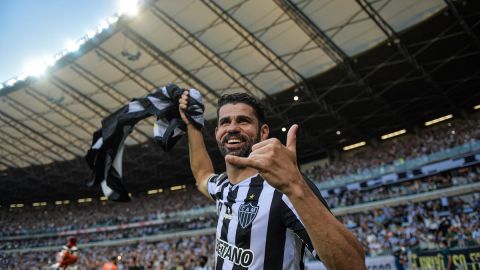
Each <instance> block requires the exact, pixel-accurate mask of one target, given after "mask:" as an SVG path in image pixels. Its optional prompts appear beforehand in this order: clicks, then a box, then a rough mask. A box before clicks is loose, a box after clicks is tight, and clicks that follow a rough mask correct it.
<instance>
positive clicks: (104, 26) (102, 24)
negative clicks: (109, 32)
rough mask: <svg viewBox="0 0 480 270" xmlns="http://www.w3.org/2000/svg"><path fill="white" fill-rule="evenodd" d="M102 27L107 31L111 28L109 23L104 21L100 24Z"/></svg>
mask: <svg viewBox="0 0 480 270" xmlns="http://www.w3.org/2000/svg"><path fill="white" fill-rule="evenodd" d="M100 27H101V28H102V29H107V28H108V27H110V24H108V22H107V21H106V20H102V21H101V22H100Z"/></svg>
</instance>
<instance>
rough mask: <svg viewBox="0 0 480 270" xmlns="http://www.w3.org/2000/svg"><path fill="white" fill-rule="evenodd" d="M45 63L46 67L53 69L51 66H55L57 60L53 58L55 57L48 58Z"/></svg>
mask: <svg viewBox="0 0 480 270" xmlns="http://www.w3.org/2000/svg"><path fill="white" fill-rule="evenodd" d="M43 62H44V63H45V65H47V67H51V66H53V65H55V62H56V61H55V58H53V57H47V58H45V59H44V61H43Z"/></svg>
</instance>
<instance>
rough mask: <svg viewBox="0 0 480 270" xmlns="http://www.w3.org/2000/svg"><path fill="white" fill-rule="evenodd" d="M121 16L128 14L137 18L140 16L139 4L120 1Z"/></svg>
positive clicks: (127, 0)
mask: <svg viewBox="0 0 480 270" xmlns="http://www.w3.org/2000/svg"><path fill="white" fill-rule="evenodd" d="M119 12H120V14H127V15H129V16H135V15H137V14H138V2H137V1H136V0H120V1H119Z"/></svg>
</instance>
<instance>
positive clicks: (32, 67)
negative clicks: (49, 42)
mask: <svg viewBox="0 0 480 270" xmlns="http://www.w3.org/2000/svg"><path fill="white" fill-rule="evenodd" d="M45 70H47V65H46V64H45V63H44V62H41V61H37V60H34V61H30V62H28V64H27V68H26V69H25V72H26V73H27V74H28V75H30V76H40V75H42V74H43V73H45Z"/></svg>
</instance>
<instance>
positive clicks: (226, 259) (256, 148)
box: [179, 91, 366, 269]
mask: <svg viewBox="0 0 480 270" xmlns="http://www.w3.org/2000/svg"><path fill="white" fill-rule="evenodd" d="M179 103H180V105H179V106H180V115H181V116H182V119H183V121H184V122H185V123H186V125H187V131H188V144H189V152H190V166H191V169H192V173H193V176H194V177H195V180H196V184H197V187H198V189H199V190H200V192H202V193H203V194H204V195H205V196H207V197H209V198H211V199H213V200H215V202H216V206H217V212H218V223H217V232H216V248H215V255H216V261H215V264H216V269H303V268H304V264H303V253H304V250H305V247H306V248H308V249H309V250H310V252H312V254H313V255H314V256H316V257H317V258H319V259H321V261H322V262H323V263H324V264H325V266H326V267H327V268H328V269H366V267H365V258H364V253H363V250H362V247H361V245H360V243H359V242H358V240H357V239H356V238H355V236H354V235H353V234H352V233H351V232H350V231H348V230H347V229H346V228H345V227H344V226H343V224H342V223H340V222H339V221H338V220H337V219H336V218H335V217H334V216H333V215H332V214H331V212H330V211H329V209H328V207H327V206H326V204H325V201H324V200H323V198H322V197H321V195H320V192H319V191H318V189H317V188H316V187H315V185H314V184H313V183H312V182H310V181H309V180H307V179H305V178H304V177H303V176H302V174H301V172H300V170H299V168H298V166H297V156H296V133H297V130H298V125H293V126H292V127H290V130H289V131H288V134H287V142H286V146H285V145H283V144H282V143H281V142H280V141H279V140H278V139H275V138H268V136H269V126H268V125H267V124H266V123H265V119H264V118H265V117H264V112H263V108H262V106H261V104H260V103H259V102H258V101H257V100H256V99H255V98H253V97H252V96H250V95H247V94H244V93H238V94H231V95H223V96H222V97H221V98H220V99H219V101H218V107H217V117H218V122H217V127H216V128H215V138H216V141H217V144H218V147H219V149H220V152H221V153H222V155H223V156H224V157H225V163H226V164H225V165H226V173H222V174H215V172H214V169H213V165H212V161H211V159H210V156H209V155H208V152H207V149H206V147H205V143H204V140H203V136H202V133H201V131H199V130H197V129H196V128H195V127H194V126H193V125H191V124H190V123H189V122H188V119H187V118H186V117H185V114H184V113H183V110H185V109H186V108H187V105H188V91H185V92H184V93H183V95H182V97H181V98H180V100H179Z"/></svg>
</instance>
